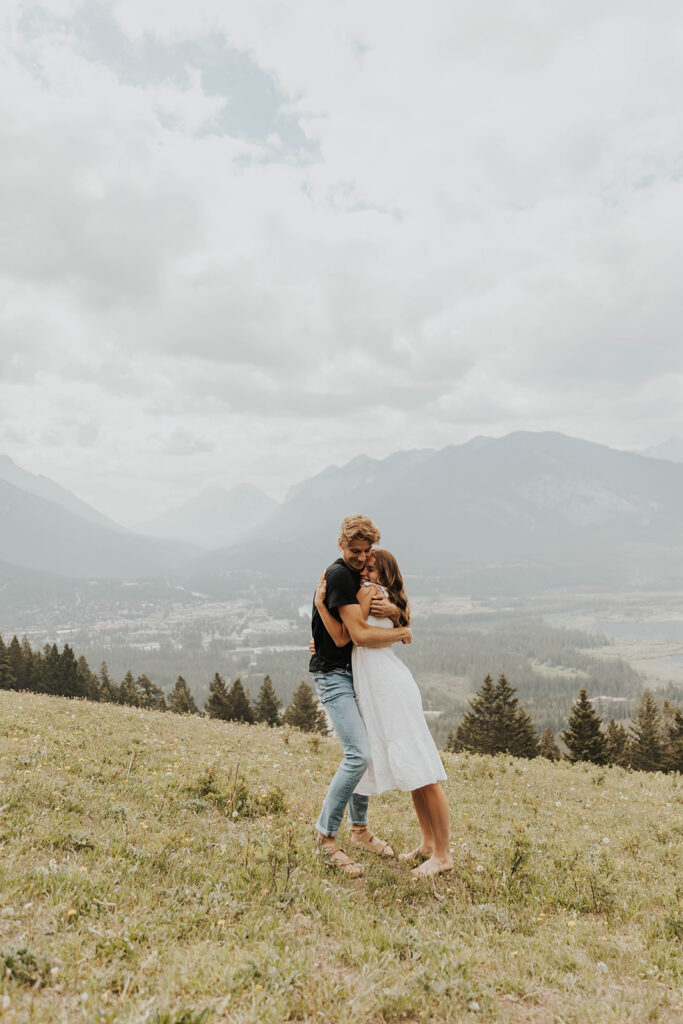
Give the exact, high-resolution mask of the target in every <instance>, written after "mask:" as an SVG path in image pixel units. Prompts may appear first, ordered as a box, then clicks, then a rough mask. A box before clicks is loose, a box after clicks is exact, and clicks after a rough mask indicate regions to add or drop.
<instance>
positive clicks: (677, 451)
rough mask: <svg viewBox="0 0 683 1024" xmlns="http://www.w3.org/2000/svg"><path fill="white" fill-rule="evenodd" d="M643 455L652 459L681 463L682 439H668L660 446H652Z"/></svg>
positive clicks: (682, 455)
mask: <svg viewBox="0 0 683 1024" xmlns="http://www.w3.org/2000/svg"><path fill="white" fill-rule="evenodd" d="M642 454H643V455H648V456H649V457H650V458H652V459H668V460H669V461H670V462H683V438H682V437H670V438H668V440H666V441H662V443H661V444H655V445H652V446H651V447H650V448H646V449H645V450H644V451H643V452H642Z"/></svg>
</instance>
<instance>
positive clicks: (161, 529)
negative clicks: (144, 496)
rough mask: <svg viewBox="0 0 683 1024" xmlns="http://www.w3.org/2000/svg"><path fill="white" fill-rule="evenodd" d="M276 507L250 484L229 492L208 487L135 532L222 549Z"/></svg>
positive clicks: (271, 499) (245, 532)
mask: <svg viewBox="0 0 683 1024" xmlns="http://www.w3.org/2000/svg"><path fill="white" fill-rule="evenodd" d="M277 505H278V503H277V502H276V501H274V499H273V498H269V497H268V495H267V494H264V493H263V491H260V490H259V489H258V487H252V485H251V484H240V485H239V487H235V488H233V489H232V490H231V491H226V490H225V489H224V488H222V487H211V488H207V489H206V490H205V491H202V493H201V494H198V495H197V497H195V498H191V499H190V500H189V501H187V502H185V503H184V504H183V505H181V506H180V507H178V508H174V509H171V510H170V511H169V512H166V513H164V515H161V516H159V517H158V518H157V519H154V520H152V522H149V523H145V524H143V525H142V526H140V527H138V529H139V531H140V532H141V533H145V534H149V535H150V536H152V537H166V538H168V539H175V540H184V541H186V542H187V543H189V544H199V545H200V546H201V547H205V548H209V549H211V548H219V547H225V546H226V545H228V544H235V543H237V542H238V541H240V540H242V539H243V538H244V537H245V536H246V535H247V534H248V533H249V532H250V531H251V530H253V529H254V527H257V526H260V525H261V524H262V523H264V522H265V520H266V519H267V518H268V516H269V515H271V513H272V512H273V511H274V510H275V509H276V508H277Z"/></svg>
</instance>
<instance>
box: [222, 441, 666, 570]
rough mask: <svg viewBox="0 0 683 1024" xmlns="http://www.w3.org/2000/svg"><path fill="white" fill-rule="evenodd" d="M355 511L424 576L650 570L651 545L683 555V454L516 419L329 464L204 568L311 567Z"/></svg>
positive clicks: (327, 553) (329, 551)
mask: <svg viewBox="0 0 683 1024" xmlns="http://www.w3.org/2000/svg"><path fill="white" fill-rule="evenodd" d="M356 511H362V512H365V513H366V514H368V515H370V516H372V518H373V519H375V521H376V522H377V523H378V524H379V526H380V527H381V529H382V543H383V544H386V546H387V547H389V548H391V549H393V550H394V551H395V552H396V554H397V555H398V556H399V557H400V559H401V564H402V567H403V568H404V570H405V571H406V572H407V573H409V574H411V575H416V576H425V575H428V576H441V577H444V578H448V577H451V578H453V577H454V576H458V575H460V576H462V575H465V576H466V575H467V574H469V573H471V572H472V570H479V569H484V568H487V569H489V570H490V569H494V568H495V569H498V570H501V569H502V570H504V571H506V572H507V571H508V570H510V569H514V568H517V570H519V569H521V568H522V567H526V568H527V569H530V570H532V571H533V572H534V573H540V574H541V576H543V575H544V574H545V575H546V576H547V577H548V580H552V579H556V580H559V579H560V578H561V579H562V580H564V581H565V582H567V581H570V580H575V579H577V578H580V577H581V575H582V574H587V578H589V579H590V580H591V581H596V580H599V579H601V578H603V577H604V578H605V579H611V580H626V579H629V578H631V577H633V576H634V575H636V576H638V577H642V576H643V573H644V574H645V575H647V572H648V566H649V559H650V553H651V552H655V551H660V553H661V551H662V549H666V550H667V551H669V552H670V554H669V566H670V568H671V571H672V572H674V571H675V565H677V564H680V562H681V561H682V560H683V546H682V539H683V538H682V536H681V525H680V524H681V522H682V519H683V517H682V513H683V466H678V465H675V464H673V463H669V462H664V461H662V460H656V459H650V458H647V457H645V456H642V455H636V454H632V453H628V452H622V451H617V450H614V449H611V448H607V447H605V446H603V445H598V444H593V443H592V442H588V441H580V440H577V439H574V438H569V437H566V436H564V435H562V434H555V433H541V434H532V433H516V434H510V435H508V436H507V437H504V438H499V439H496V438H477V439H475V440H474V441H472V442H469V443H468V444H465V445H459V446H449V447H446V448H443V449H441V450H438V451H430V450H423V451H419V452H399V453H396V454H395V455H393V456H391V457H390V458H389V459H384V460H380V461H378V460H373V459H369V458H367V457H365V456H364V457H362V458H361V459H354V460H353V461H352V462H351V463H349V464H348V465H347V466H342V467H330V468H329V469H327V470H325V472H324V473H321V474H319V475H318V476H316V477H313V478H311V479H310V480H308V481H304V483H302V484H301V485H299V486H298V487H297V488H295V489H293V490H292V491H291V492H290V495H289V497H288V499H287V500H286V501H285V503H284V504H283V505H282V506H281V508H280V509H278V510H277V512H276V513H275V514H274V515H273V516H272V517H271V519H270V520H269V522H268V523H267V524H266V525H265V526H264V527H262V528H261V529H260V530H259V531H257V533H256V534H255V535H254V536H253V537H252V539H251V540H250V541H249V542H248V543H245V544H241V545H236V546H234V547H233V548H230V549H228V550H226V551H224V552H220V553H217V554H216V553H215V554H214V555H213V556H212V559H211V565H210V564H209V561H208V560H204V564H203V569H204V570H205V571H210V572H211V571H215V572H221V571H222V572H228V573H229V572H231V571H238V570H242V571H243V570H247V569H254V570H258V571H260V572H262V573H264V574H268V573H270V574H273V575H276V576H280V577H281V578H285V577H286V576H287V575H288V574H289V575H290V576H291V578H293V579H294V578H296V579H299V578H301V579H303V578H305V577H307V578H310V575H311V573H315V571H316V568H318V569H319V567H320V566H321V565H324V564H325V563H326V562H328V561H331V560H332V558H333V557H334V555H335V541H336V536H337V531H338V527H339V522H340V520H341V518H342V516H343V515H345V514H348V513H350V512H356ZM677 560H678V561H677ZM659 563H660V564H659V565H658V566H657V572H658V573H659V572H661V569H662V565H661V558H660V559H659Z"/></svg>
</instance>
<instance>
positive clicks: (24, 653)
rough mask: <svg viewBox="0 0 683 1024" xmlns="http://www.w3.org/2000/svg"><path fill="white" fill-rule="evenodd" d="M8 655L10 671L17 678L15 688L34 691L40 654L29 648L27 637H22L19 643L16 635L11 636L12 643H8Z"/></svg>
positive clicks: (36, 683) (36, 685) (36, 686)
mask: <svg viewBox="0 0 683 1024" xmlns="http://www.w3.org/2000/svg"><path fill="white" fill-rule="evenodd" d="M9 655H10V664H11V666H12V672H13V673H14V675H15V678H16V680H17V689H18V690H31V691H36V690H37V688H38V672H39V663H40V654H39V652H37V651H33V650H31V645H30V643H29V642H28V637H26V636H24V637H22V638H21V643H19V641H18V640H17V638H16V637H13V638H12V643H11V644H10V645H9Z"/></svg>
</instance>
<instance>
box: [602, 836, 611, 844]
mask: <svg viewBox="0 0 683 1024" xmlns="http://www.w3.org/2000/svg"><path fill="white" fill-rule="evenodd" d="M602 841H603V843H604V844H605V846H609V836H605V837H604V838H603V840H602Z"/></svg>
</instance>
